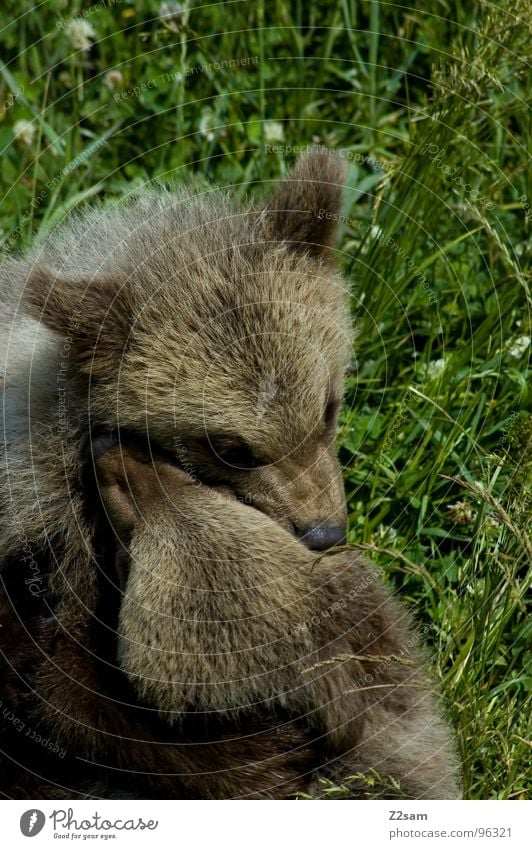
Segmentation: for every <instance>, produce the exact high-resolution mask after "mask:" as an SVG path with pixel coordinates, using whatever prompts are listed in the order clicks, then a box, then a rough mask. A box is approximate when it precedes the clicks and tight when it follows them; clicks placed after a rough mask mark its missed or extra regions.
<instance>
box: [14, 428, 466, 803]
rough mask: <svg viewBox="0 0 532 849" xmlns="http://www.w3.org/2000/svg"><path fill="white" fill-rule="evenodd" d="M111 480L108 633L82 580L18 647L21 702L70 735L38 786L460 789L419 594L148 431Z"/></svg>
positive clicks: (170, 792)
mask: <svg viewBox="0 0 532 849" xmlns="http://www.w3.org/2000/svg"><path fill="white" fill-rule="evenodd" d="M96 478H97V483H98V487H99V490H100V494H101V501H102V505H103V510H104V513H105V516H106V523H107V525H108V528H107V531H106V532H105V533H103V535H102V540H101V545H100V547H99V548H100V553H99V563H100V567H101V570H102V591H101V596H102V599H104V600H105V603H104V604H103V605H102V606H100V607H99V608H98V622H99V624H98V629H99V631H100V634H99V636H98V635H97V634H96V631H97V630H98V629H97V628H95V624H94V622H91V615H90V611H87V610H86V608H85V607H84V605H83V600H82V599H75V598H73V599H72V605H71V611H70V612H71V617H70V621H69V623H68V627H65V623H64V622H59V621H58V619H56V618H54V617H50V618H49V619H47V620H45V619H43V617H42V615H41V617H40V619H39V617H38V616H37V624H36V627H35V629H34V630H33V633H32V636H31V640H30V639H28V635H27V633H26V634H24V628H22V627H20V626H19V629H18V630H19V633H18V634H17V637H16V639H17V645H16V646H13V654H14V656H18V657H20V658H21V659H22V660H23V661H24V663H23V664H22V668H23V669H24V674H25V678H26V681H27V682H28V683H30V684H31V691H32V695H31V697H29V694H26V695H25V696H24V697H23V698H19V701H18V704H17V705H15V706H14V707H13V710H14V712H15V713H16V712H17V711H19V712H20V711H22V710H24V711H26V713H27V712H28V707H30V716H32V721H33V722H34V723H36V724H37V723H38V727H39V729H40V732H41V735H44V734H46V735H47V739H53V740H54V742H55V743H56V744H57V745H60V746H63V747H64V748H65V749H66V751H67V752H68V756H67V759H66V763H65V764H64V765H63V769H59V771H58V770H57V767H56V771H55V774H54V772H53V770H52V771H51V772H48V773H47V778H48V783H44V782H41V784H38V785H37V788H36V789H35V792H36V793H37V795H40V796H46V795H53V793H54V792H55V793H57V795H58V796H59V795H61V791H60V788H65V787H67V788H68V793H69V794H70V795H72V793H73V792H74V793H78V794H80V795H82V794H89V795H103V796H107V795H110V796H115V797H116V796H124V797H128V796H131V797H136V796H140V797H149V796H157V795H158V796H164V797H170V798H211V799H216V798H239V797H247V798H289V797H293V796H294V795H295V794H297V793H306V794H309V793H310V794H312V795H317V796H319V794H320V783H319V779H320V777H323V778H329V779H332V780H333V781H342V782H343V783H347V785H348V786H349V787H350V789H351V792H352V793H353V794H354V795H355V797H356V796H359V797H360V798H364V797H366V795H370V796H371V797H373V798H375V797H384V798H391V797H400V798H458V797H459V789H458V775H457V769H458V768H457V762H456V759H455V756H454V751H453V746H452V743H451V737H450V733H449V730H448V728H447V727H446V726H445V724H444V723H443V722H442V720H441V719H440V717H439V715H438V711H437V708H436V706H435V699H434V696H433V693H432V692H431V690H432V682H431V681H430V679H429V677H428V676H427V675H426V674H425V673H424V671H423V664H424V659H423V657H422V655H421V654H420V652H419V647H418V641H417V638H416V636H415V634H414V632H413V631H412V629H411V627H410V624H409V616H408V612H407V611H406V610H405V609H404V607H403V606H401V605H400V604H398V603H397V602H396V601H395V600H394V599H393V598H392V597H391V596H390V594H389V593H388V592H387V591H386V590H385V589H384V587H383V586H382V585H381V583H380V581H379V580H378V577H377V575H376V574H375V570H374V569H373V568H372V567H371V566H370V565H369V564H368V563H366V562H365V561H363V560H360V559H359V558H357V557H356V556H354V555H352V554H350V553H345V552H342V553H336V554H334V553H330V554H327V555H323V554H322V555H316V554H313V553H312V552H311V551H309V549H308V548H306V547H305V546H304V545H303V544H302V543H301V542H299V541H298V540H296V539H295V538H294V536H293V535H292V534H290V533H289V532H288V531H286V530H285V529H283V528H282V527H280V526H279V524H278V523H275V522H274V521H273V520H272V519H270V518H269V517H267V516H266V515H265V514H263V513H261V512H259V511H258V510H256V509H254V508H250V507H249V506H247V505H243V504H242V503H240V502H239V501H238V500H237V499H236V498H235V497H234V495H233V494H232V492H231V491H230V489H229V488H226V487H221V488H219V489H218V488H216V487H208V486H204V485H201V484H199V483H198V482H196V481H194V480H193V479H192V478H191V477H190V476H189V475H187V474H186V473H185V472H184V471H183V470H182V469H181V468H179V466H178V465H177V464H175V463H172V462H169V461H168V459H167V458H161V457H157V456H154V455H152V454H150V453H149V452H147V451H146V450H145V449H143V448H139V447H138V446H137V445H136V444H126V445H123V446H122V447H121V448H120V447H112V448H111V449H110V450H109V451H107V452H105V453H104V454H103V455H102V456H101V457H100V458H99V459H97V461H96ZM113 585H114V591H115V593H114V597H115V601H114V603H113V604H114V605H116V607H117V609H118V610H117V615H116V617H113V614H112V610H111V609H110V608H112V606H113V605H112V604H110V603H109V599H110V598H111V596H112V593H111V587H112V586H113ZM106 629H108V630H106ZM11 632H12V629H11ZM115 633H116V635H117V642H116V643H115V641H114V639H113V635H114V634H115ZM106 641H107V649H105V642H106ZM36 647H38V650H37V648H36ZM11 677H13V676H12V675H11ZM126 682H127V683H126ZM14 691H20V686H15V687H14ZM18 757H19V758H20V754H18ZM72 761H73V762H74V764H76V762H77V765H78V766H77V771H76V770H75V768H73V767H72ZM19 763H20V760H19ZM30 764H31V761H30ZM30 764H28V762H26V764H25V769H26V770H29V769H31V767H30ZM94 765H96V766H97V769H95V766H94ZM19 769H20V768H19ZM41 769H42V766H41ZM364 776H366V778H370V779H371V789H369V790H368V784H367V781H365V780H364ZM16 781H17V778H16V771H15V777H11V778H10V779H8V780H7V784H8V786H9V785H10V784H11V786H12V785H13V783H16ZM19 784H22V785H23V784H24V782H23V780H19ZM63 793H64V790H63Z"/></svg>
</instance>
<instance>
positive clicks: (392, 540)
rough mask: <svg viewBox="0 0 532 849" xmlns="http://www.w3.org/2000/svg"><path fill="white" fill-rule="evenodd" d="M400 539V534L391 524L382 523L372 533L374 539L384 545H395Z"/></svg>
mask: <svg viewBox="0 0 532 849" xmlns="http://www.w3.org/2000/svg"><path fill="white" fill-rule="evenodd" d="M398 539H399V534H398V533H397V531H396V530H395V528H393V527H392V526H391V525H383V524H382V523H381V524H380V525H379V526H378V528H377V530H376V531H374V532H373V534H372V540H373V541H374V542H375V543H376V544H377V545H378V544H381V543H382V544H384V545H395V544H396V543H397V540H398Z"/></svg>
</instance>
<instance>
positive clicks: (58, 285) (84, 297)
mask: <svg viewBox="0 0 532 849" xmlns="http://www.w3.org/2000/svg"><path fill="white" fill-rule="evenodd" d="M22 301H23V304H24V306H25V308H26V311H27V312H28V313H29V314H30V315H32V316H33V318H35V319H36V320H37V321H39V322H42V323H43V324H45V325H46V326H47V327H49V328H50V330H54V331H55V332H56V333H58V334H60V335H61V336H62V337H63V339H64V340H65V346H66V345H67V344H68V356H69V357H71V358H72V359H74V360H76V362H77V363H78V365H79V366H80V368H81V370H82V371H84V372H89V373H91V374H92V375H93V376H95V377H97V376H102V377H104V376H106V375H108V374H112V373H114V372H116V369H117V366H118V364H119V363H120V359H121V357H122V356H123V353H124V351H125V349H126V347H127V344H128V339H129V334H130V330H131V325H132V322H133V318H132V316H133V303H132V293H131V292H130V291H129V287H127V284H126V285H120V284H119V283H118V282H116V281H115V280H113V279H111V278H108V277H104V276H101V277H95V278H93V279H90V278H84V277H80V278H77V279H74V278H70V277H67V276H65V275H62V274H54V273H53V272H52V271H50V270H49V269H47V268H45V267H43V266H42V265H38V264H37V265H35V266H34V267H33V268H32V270H31V272H30V273H29V275H28V278H27V280H26V284H25V287H24V292H23V295H22Z"/></svg>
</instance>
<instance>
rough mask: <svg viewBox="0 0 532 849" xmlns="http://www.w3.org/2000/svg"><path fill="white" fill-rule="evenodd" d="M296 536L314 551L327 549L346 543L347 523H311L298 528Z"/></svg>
mask: <svg viewBox="0 0 532 849" xmlns="http://www.w3.org/2000/svg"><path fill="white" fill-rule="evenodd" d="M296 536H297V538H298V539H299V540H301V542H302V543H304V544H305V545H306V546H307V548H311V549H312V550H313V551H326V549H328V548H334V546H336V545H345V525H326V524H324V523H321V524H319V525H311V526H310V527H308V528H303V529H302V530H296Z"/></svg>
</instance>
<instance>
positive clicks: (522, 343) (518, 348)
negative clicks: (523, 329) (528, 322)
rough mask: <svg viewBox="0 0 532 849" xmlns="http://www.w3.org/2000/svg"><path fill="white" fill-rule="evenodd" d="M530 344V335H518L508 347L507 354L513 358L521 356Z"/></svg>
mask: <svg viewBox="0 0 532 849" xmlns="http://www.w3.org/2000/svg"><path fill="white" fill-rule="evenodd" d="M529 345H530V336H518V337H517V339H514V341H513V342H512V344H511V345H510V347H509V348H508V354H509V355H510V356H511V357H513V358H514V359H515V360H518V359H519V358H520V357H522V356H523V354H524V353H525V351H526V349H527V348H528V346H529Z"/></svg>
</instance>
